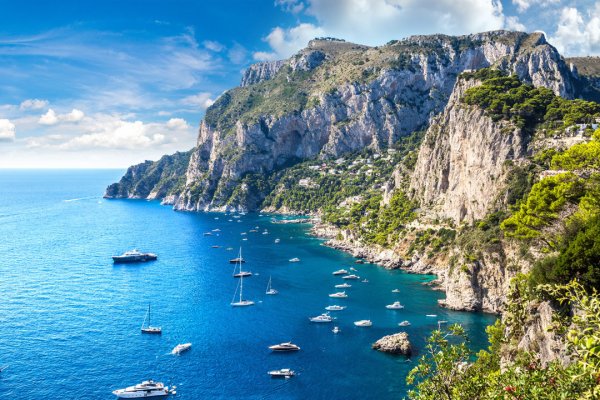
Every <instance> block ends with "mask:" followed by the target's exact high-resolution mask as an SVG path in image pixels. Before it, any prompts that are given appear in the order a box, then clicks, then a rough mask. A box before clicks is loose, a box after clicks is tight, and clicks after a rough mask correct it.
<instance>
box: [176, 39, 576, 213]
mask: <svg viewBox="0 0 600 400" xmlns="http://www.w3.org/2000/svg"><path fill="white" fill-rule="evenodd" d="M490 65H498V66H500V67H502V68H504V69H506V70H508V71H512V72H514V73H516V74H518V75H519V77H520V78H522V79H523V80H525V81H529V82H532V83H533V84H534V85H543V86H546V87H549V88H551V89H552V90H554V91H555V93H557V94H560V95H563V96H566V97H570V96H572V94H573V93H572V90H573V89H572V85H571V83H570V77H569V70H568V68H567V67H566V66H565V65H564V62H563V61H562V59H561V58H560V55H558V53H557V52H556V50H555V49H554V48H553V47H551V46H550V45H548V44H547V43H546V42H545V39H544V37H543V35H541V34H532V35H527V34H520V33H514V32H504V31H499V32H489V33H483V34H477V35H470V36H464V37H448V36H443V35H435V36H417V37H412V38H409V39H406V40H403V41H398V42H394V43H391V44H388V45H386V46H383V47H379V48H370V47H366V46H359V45H355V44H352V43H347V42H340V41H320V40H315V41H312V42H311V43H310V44H309V46H308V48H306V49H304V50H302V51H300V52H299V53H298V54H296V55H295V56H293V57H292V58H290V59H289V60H285V61H283V62H282V63H270V64H265V63H263V64H259V65H257V66H254V67H251V68H250V69H249V71H248V72H247V73H246V75H245V76H244V79H243V85H244V86H245V87H243V88H241V89H234V90H232V91H230V92H228V93H226V94H224V95H223V96H222V98H221V99H219V100H217V102H216V104H215V105H213V108H214V109H213V110H209V111H207V116H208V115H209V114H210V115H211V117H210V118H208V117H207V118H206V119H205V120H204V121H203V122H202V124H201V127H200V133H199V137H198V144H197V149H196V150H195V152H194V153H193V155H192V157H191V160H190V164H189V167H188V170H187V173H186V187H185V189H184V190H183V192H182V193H181V195H180V196H179V199H178V201H177V202H176V204H175V208H176V209H180V210H209V209H226V208H229V209H252V208H253V207H255V206H256V204H249V203H248V202H247V201H240V200H239V199H237V198H233V196H232V193H234V191H235V190H236V188H239V186H240V185H241V184H242V182H241V180H242V178H243V177H244V176H245V175H247V174H252V173H257V174H261V175H265V174H269V173H270V172H271V171H274V170H277V169H280V168H284V167H286V166H289V165H291V164H294V163H296V162H298V161H301V160H303V159H308V158H314V157H321V158H329V157H338V156H340V155H341V154H343V153H346V152H349V151H356V150H359V149H363V148H365V147H369V146H370V147H374V148H383V147H386V146H388V145H390V144H392V143H394V142H395V141H397V140H398V139H399V138H400V137H401V136H403V135H406V134H408V133H410V132H412V131H414V130H416V129H419V128H421V127H423V126H426V125H427V124H428V123H429V120H430V118H431V117H432V116H433V115H436V114H439V113H440V112H442V111H443V110H444V107H445V106H446V104H447V103H448V101H449V99H451V93H452V90H453V88H454V85H455V83H456V79H457V76H458V74H460V73H461V72H462V71H464V70H468V69H479V68H483V67H487V66H490ZM331 82H333V83H331ZM274 84H277V85H278V86H273V85H274ZM282 87H283V89H282ZM286 87H289V88H290V91H291V92H289V93H288V92H286V91H285V88H286ZM242 89H243V90H242ZM293 91H296V92H295V93H294V92H293ZM286 96H291V97H286ZM456 96H458V94H457V95H456ZM456 96H455V97H456ZM302 98H305V99H306V100H305V101H300V100H301V99H302ZM299 99H300V100H299ZM452 100H453V101H454V103H456V98H453V99H452ZM287 103H290V104H295V107H296V108H295V109H293V108H292V109H289V108H286V107H285V105H286V104H287ZM265 104H273V106H272V107H271V108H268V107H267V108H265ZM290 107H291V106H290ZM217 111H218V113H217ZM215 114H218V116H216V115H215ZM445 118H446V120H439V121H438V122H437V125H439V124H446V123H452V122H453V121H454V120H457V119H461V120H464V119H467V118H474V119H475V121H470V122H469V123H473V122H474V123H476V124H479V125H480V126H482V127H483V125H484V124H485V122H484V121H483V119H482V118H483V116H482V115H481V113H478V112H477V111H474V110H458V109H456V110H455V111H454V112H452V110H450V112H448V113H445ZM223 121H225V122H223ZM432 129H435V125H434V127H433V128H432ZM457 129H459V128H457ZM486 129H488V131H490V130H492V129H495V127H493V126H492V125H491V124H489V123H488V126H487V127H486ZM430 136H433V133H432V134H431V135H430ZM446 136H447V135H446ZM451 136H452V137H453V138H454V137H455V136H456V135H455V134H454V133H452V135H451ZM506 137H507V135H505V136H504V137H501V136H498V137H495V138H491V139H490V138H488V137H487V135H485V134H483V135H482V137H481V138H480V139H481V140H480V143H475V142H473V143H472V144H473V148H472V154H468V155H465V157H467V159H465V160H458V161H460V162H463V163H464V168H463V169H462V170H458V169H455V170H453V172H452V173H453V175H451V176H450V175H449V176H448V179H452V180H458V179H461V178H472V177H475V175H476V169H477V163H478V162H479V163H480V167H482V168H483V167H484V165H486V163H491V164H493V166H494V168H495V169H494V170H493V171H491V172H490V171H484V170H481V175H484V176H486V177H485V178H478V179H474V180H473V181H472V182H471V184H472V185H473V186H474V187H475V186H478V187H479V189H473V193H471V190H467V192H466V193H458V192H456V194H452V195H450V194H448V195H447V196H446V199H445V200H444V202H445V203H444V204H445V205H444V206H443V208H442V212H444V213H447V214H449V215H450V214H451V215H452V218H457V219H460V218H463V217H465V216H469V217H471V216H477V215H479V214H480V213H482V212H483V211H484V209H485V206H486V204H485V203H483V204H474V205H471V204H467V202H468V201H469V200H470V199H471V198H472V195H473V194H475V192H476V191H477V190H479V191H485V190H486V189H485V188H484V185H487V184H488V183H490V182H492V180H493V179H494V178H495V177H498V176H499V174H500V171H499V168H500V166H501V163H502V161H503V160H502V161H500V160H501V159H502V158H503V157H505V155H500V156H499V157H496V156H494V155H491V154H489V155H484V156H489V157H492V158H495V159H494V160H479V161H478V160H477V157H479V156H481V155H482V154H480V153H478V151H477V148H476V147H478V146H485V145H486V143H483V141H484V140H492V141H494V140H499V141H507V140H509V141H510V140H512V141H513V143H504V144H505V145H506V146H507V148H508V147H510V148H511V149H512V153H511V154H512V156H513V157H517V156H519V155H520V152H521V149H520V146H521V142H520V141H519V139H518V133H516V132H515V133H513V134H512V135H508V137H509V138H510V139H506ZM452 140H455V139H452ZM456 140H458V138H456ZM457 144H458V143H454V142H447V143H445V144H444V146H446V147H448V146H450V147H452V150H454V147H453V146H456V145H457ZM458 145H459V144H458ZM491 145H493V143H488V147H490V146H491ZM508 151H509V150H507V152H508ZM440 152H441V148H440V149H438V148H432V149H430V154H429V155H427V154H425V153H424V154H423V158H422V159H423V160H425V158H427V156H428V158H429V160H430V161H433V160H434V159H435V158H436V157H437V155H438V154H440ZM511 154H508V153H507V154H506V157H509V156H511ZM454 161H457V160H451V159H449V158H448V159H446V160H441V161H440V162H437V161H436V162H437V163H438V164H439V166H440V167H442V164H443V163H444V162H446V164H449V163H452V162H454ZM421 165H423V164H421ZM436 186H437V187H436ZM446 186H447V184H446V183H445V182H443V181H442V182H438V183H437V184H433V183H432V184H431V187H424V188H421V187H420V186H419V187H415V189H417V190H418V191H419V192H420V193H422V194H421V195H422V196H424V197H423V198H424V199H426V200H428V201H433V200H434V197H436V195H437V194H439V193H440V191H446V192H447V193H448V190H447V189H448V188H446ZM450 189H451V190H450V192H451V193H454V188H450ZM259 202H260V196H259V197H258V198H256V199H255V200H254V201H253V203H259Z"/></svg>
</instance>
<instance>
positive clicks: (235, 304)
mask: <svg viewBox="0 0 600 400" xmlns="http://www.w3.org/2000/svg"><path fill="white" fill-rule="evenodd" d="M240 258H242V249H241V248H240ZM241 271H242V263H241V262H240V272H241ZM239 286H240V299H239V301H235V295H236V293H234V294H233V299H231V306H232V307H245V306H252V305H254V302H253V301H252V300H244V297H243V292H244V275H240V285H239ZM236 292H237V289H236Z"/></svg>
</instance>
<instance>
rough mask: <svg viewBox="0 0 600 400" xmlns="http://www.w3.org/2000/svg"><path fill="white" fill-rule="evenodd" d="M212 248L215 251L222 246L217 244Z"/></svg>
mask: <svg viewBox="0 0 600 400" xmlns="http://www.w3.org/2000/svg"><path fill="white" fill-rule="evenodd" d="M210 247H212V248H213V249H218V248H220V247H221V246H219V245H218V244H215V245H213V246H210Z"/></svg>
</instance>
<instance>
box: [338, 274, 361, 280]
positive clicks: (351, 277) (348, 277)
mask: <svg viewBox="0 0 600 400" xmlns="http://www.w3.org/2000/svg"><path fill="white" fill-rule="evenodd" d="M342 279H360V276H358V275H354V274H350V275H346V276H342Z"/></svg>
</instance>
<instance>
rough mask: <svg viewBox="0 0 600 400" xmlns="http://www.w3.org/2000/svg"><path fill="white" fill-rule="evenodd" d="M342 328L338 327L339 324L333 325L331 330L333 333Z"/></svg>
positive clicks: (338, 331)
mask: <svg viewBox="0 0 600 400" xmlns="http://www.w3.org/2000/svg"><path fill="white" fill-rule="evenodd" d="M341 331H342V330H341V329H340V327H339V326H334V327H333V329H332V330H331V332H333V333H340V332H341Z"/></svg>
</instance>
